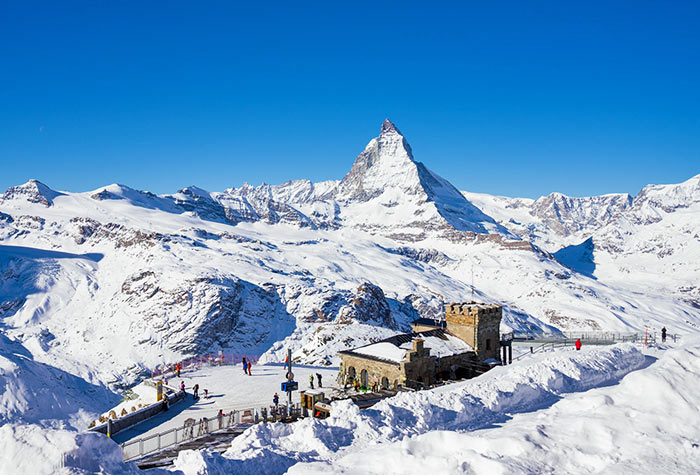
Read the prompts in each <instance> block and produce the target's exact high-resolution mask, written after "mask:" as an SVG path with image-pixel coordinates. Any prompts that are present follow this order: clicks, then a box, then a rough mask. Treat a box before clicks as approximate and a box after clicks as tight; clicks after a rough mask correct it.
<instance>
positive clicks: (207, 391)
mask: <svg viewBox="0 0 700 475" xmlns="http://www.w3.org/2000/svg"><path fill="white" fill-rule="evenodd" d="M204 399H209V390H208V389H207V388H204Z"/></svg>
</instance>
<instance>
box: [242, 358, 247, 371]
mask: <svg viewBox="0 0 700 475" xmlns="http://www.w3.org/2000/svg"><path fill="white" fill-rule="evenodd" d="M246 369H248V362H247V361H246V360H245V356H244V357H243V372H244V373H245V372H246Z"/></svg>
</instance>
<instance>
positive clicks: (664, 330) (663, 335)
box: [661, 327, 666, 343]
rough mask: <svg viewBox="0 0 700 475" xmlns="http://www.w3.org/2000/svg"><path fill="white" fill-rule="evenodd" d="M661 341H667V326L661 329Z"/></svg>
mask: <svg viewBox="0 0 700 475" xmlns="http://www.w3.org/2000/svg"><path fill="white" fill-rule="evenodd" d="M661 342H662V343H666V327H663V328H662V329H661Z"/></svg>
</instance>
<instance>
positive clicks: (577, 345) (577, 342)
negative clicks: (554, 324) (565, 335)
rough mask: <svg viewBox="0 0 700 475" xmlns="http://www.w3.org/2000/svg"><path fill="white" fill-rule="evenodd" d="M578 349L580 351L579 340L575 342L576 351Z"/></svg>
mask: <svg viewBox="0 0 700 475" xmlns="http://www.w3.org/2000/svg"><path fill="white" fill-rule="evenodd" d="M580 349H581V339H580V338H579V339H578V340H576V350H580Z"/></svg>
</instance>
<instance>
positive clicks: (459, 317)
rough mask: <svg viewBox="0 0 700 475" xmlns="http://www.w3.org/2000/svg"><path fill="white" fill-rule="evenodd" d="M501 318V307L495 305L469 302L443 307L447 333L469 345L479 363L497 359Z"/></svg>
mask: <svg viewBox="0 0 700 475" xmlns="http://www.w3.org/2000/svg"><path fill="white" fill-rule="evenodd" d="M501 317H503V307H501V306H500V305H496V304H485V303H475V302H469V303H449V304H446V305H445V320H446V321H447V331H448V332H449V333H451V334H453V335H454V336H456V337H458V338H460V339H462V340H464V341H465V342H467V343H468V344H469V345H471V347H472V348H474V351H475V352H476V354H477V357H478V358H479V361H484V360H487V359H489V358H494V359H498V350H499V343H500V333H499V327H500V325H501Z"/></svg>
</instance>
